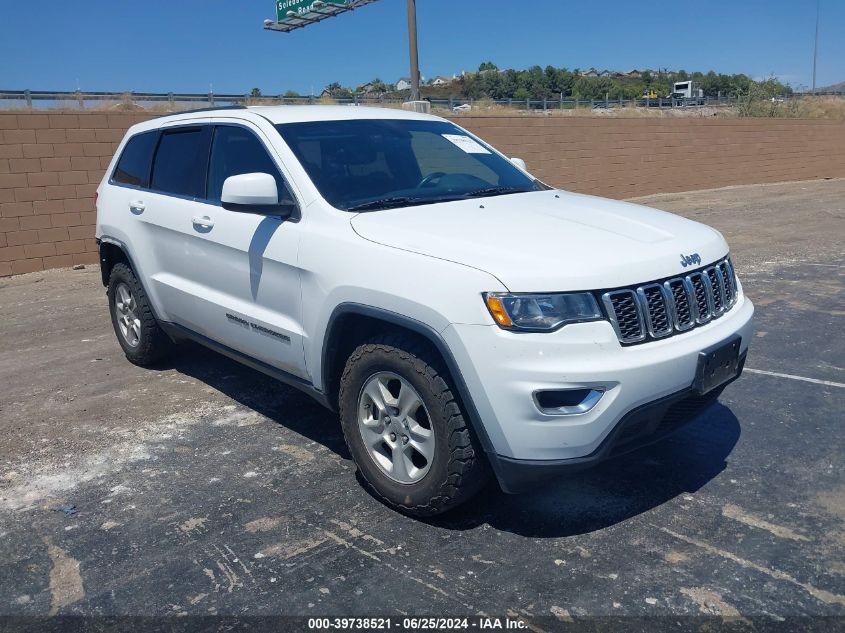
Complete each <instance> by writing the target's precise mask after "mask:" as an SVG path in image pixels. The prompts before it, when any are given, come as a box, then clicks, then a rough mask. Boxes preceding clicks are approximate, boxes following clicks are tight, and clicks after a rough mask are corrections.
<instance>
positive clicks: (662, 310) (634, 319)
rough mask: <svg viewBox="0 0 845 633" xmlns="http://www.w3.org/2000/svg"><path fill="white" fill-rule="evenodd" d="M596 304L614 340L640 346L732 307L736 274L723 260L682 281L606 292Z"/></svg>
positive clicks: (713, 317)
mask: <svg viewBox="0 0 845 633" xmlns="http://www.w3.org/2000/svg"><path fill="white" fill-rule="evenodd" d="M601 299H602V303H603V304H604V308H605V310H607V316H608V317H609V318H610V323H611V324H612V325H613V329H614V330H616V336H618V337H619V341H620V342H621V343H624V344H631V343H641V342H643V341H646V340H654V339H659V338H664V337H666V336H671V335H672V334H677V333H678V332H684V331H686V330H690V329H692V328H694V327H696V326H698V325H704V324H705V323H708V322H709V321H711V320H712V319H715V318H718V317H720V316H722V315H723V314H724V313H725V312H727V311H728V310H730V309H731V308H732V307H733V305H734V304H735V303H736V299H737V283H736V274H735V273H734V269H733V265H732V264H731V260H730V258H729V257H726V258H725V259H723V260H720V261H718V262H716V263H715V264H713V265H711V266H706V267H705V268H702V269H700V270H697V271H694V272H691V273H689V274H688V275H685V276H683V277H672V278H671V279H666V280H663V281H656V282H652V283H647V284H643V285H641V286H638V287H636V288H619V289H616V290H610V291H608V292H605V293H604V294H603V295H602V296H601Z"/></svg>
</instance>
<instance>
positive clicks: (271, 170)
mask: <svg viewBox="0 0 845 633" xmlns="http://www.w3.org/2000/svg"><path fill="white" fill-rule="evenodd" d="M254 173H262V174H270V175H271V176H273V177H274V178H275V179H276V189H277V190H278V192H279V197H280V198H281V199H283V200H284V199H291V195H290V194H289V193H288V191H287V186H286V185H285V182H284V179H283V178H282V175H281V174H280V173H279V169H278V168H277V167H276V163H274V162H273V159H272V158H270V155H269V154H268V153H267V149H266V148H265V147H264V144H263V143H262V142H261V141H260V140H258V138H257V137H256V136H255V134H253V133H252V132H250V131H249V130H247V129H245V128H242V127H239V126H234V125H219V126H217V127H216V128H215V130H214V141H213V142H212V146H211V159H210V162H209V165H208V199H209V200H211V201H212V202H220V196H221V194H222V193H223V182H224V181H225V180H226V179H227V178H228V177H229V176H238V175H240V174H254Z"/></svg>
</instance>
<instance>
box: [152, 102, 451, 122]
mask: <svg viewBox="0 0 845 633" xmlns="http://www.w3.org/2000/svg"><path fill="white" fill-rule="evenodd" d="M245 112H253V113H255V114H260V115H261V116H263V117H265V118H266V119H269V120H270V122H272V123H273V124H277V123H301V122H306V121H340V120H349V119H417V120H420V119H427V120H432V119H438V120H439V118H438V117H433V116H431V115H429V114H420V113H418V112H411V111H408V110H401V109H399V108H372V107H369V108H368V107H362V106H338V105H296V106H294V105H284V106H251V107H248V108H220V109H217V110H214V109H205V110H201V111H197V112H196V118H205V117H214V116H225V117H233V118H237V117H238V114H239V113H245ZM191 115H192V113H191V112H174V113H173V114H172V115H167V117H171V116H172V117H176V118H179V119H186V118H194V117H193V116H191ZM167 117H161V118H167ZM160 120H161V119H159V121H160Z"/></svg>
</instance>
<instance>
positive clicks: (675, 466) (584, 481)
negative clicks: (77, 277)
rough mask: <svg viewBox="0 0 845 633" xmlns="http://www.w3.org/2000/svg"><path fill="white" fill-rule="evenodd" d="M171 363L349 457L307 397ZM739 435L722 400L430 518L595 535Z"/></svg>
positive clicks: (188, 363) (670, 488)
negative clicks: (595, 460)
mask: <svg viewBox="0 0 845 633" xmlns="http://www.w3.org/2000/svg"><path fill="white" fill-rule="evenodd" d="M171 367H172V368H173V369H175V370H176V371H179V372H181V373H183V374H185V375H187V376H191V377H193V378H196V379H197V380H200V381H202V382H204V383H205V384H207V385H208V386H210V387H212V388H214V389H216V390H218V391H220V392H221V393H223V394H225V395H226V396H228V397H229V398H231V399H232V400H234V401H236V402H238V403H240V404H242V405H243V406H246V407H249V408H250V409H252V410H254V411H256V412H257V413H260V414H261V415H263V416H265V417H267V418H269V419H271V420H273V421H274V422H275V423H276V424H279V425H281V426H284V427H285V428H287V429H290V430H291V431H294V432H295V433H298V434H299V435H302V436H303V437H305V438H307V439H309V440H312V441H314V442H318V443H320V444H322V445H323V446H325V447H326V448H328V449H329V450H331V451H332V452H334V453H335V454H337V455H338V456H339V457H341V458H343V459H351V457H350V455H349V452H348V451H347V449H346V445H345V443H344V440H343V434H342V432H341V429H340V424H339V423H338V420H337V415H336V414H335V413H331V412H329V411H328V410H326V409H325V408H324V407H322V406H321V405H320V404H318V403H317V402H315V401H314V400H313V399H312V398H311V397H310V396H308V395H307V394H304V393H301V392H299V391H297V390H296V389H294V388H293V387H289V386H287V385H284V384H282V383H280V382H278V381H277V380H275V379H273V378H270V377H269V376H265V375H264V374H262V373H260V372H258V371H255V370H253V369H251V368H249V367H246V366H244V365H241V364H240V363H237V362H236V361H233V360H230V359H229V358H226V357H225V356H222V355H220V354H217V353H216V352H212V351H209V350H207V349H205V348H204V347H201V346H199V345H195V344H192V343H185V344H183V345H180V353H179V354H176V355H175V357H174V361H173V363H172V365H171ZM740 433H741V430H740V425H739V421H738V420H737V418H736V416H734V414H733V413H732V412H731V410H730V409H729V408H728V407H726V406H724V405H722V404H720V403H717V404H715V405H713V406H712V407H710V408H709V409H708V410H707V411H705V412H704V413H703V414H702V415H700V416H699V417H698V418H697V419H696V420H695V421H694V422H692V423H691V424H690V425H688V426H687V427H685V428H683V429H682V430H680V431H679V432H677V433H675V434H674V435H672V436H670V437H668V438H666V439H664V440H662V441H660V442H658V443H656V444H653V445H651V446H648V447H645V448H643V449H640V450H638V451H635V452H633V453H629V454H627V455H623V456H621V457H618V458H616V459H613V460H610V461H607V462H604V463H603V464H601V465H599V466H597V467H595V468H592V469H590V470H584V471H580V472H576V473H573V474H571V475H567V476H564V477H562V478H560V479H557V480H553V481H549V482H546V483H541V484H538V489H537V490H536V491H535V492H528V493H523V494H520V495H507V494H504V493H503V492H502V491H501V490H500V489H499V487H498V485H497V484H496V483H495V481H491V482H490V484H489V485H488V486H487V487H486V488H485V489H484V490H482V491H481V493H480V494H479V495H478V496H477V497H476V498H475V499H473V500H471V501H469V502H468V503H466V504H464V505H463V506H461V507H459V508H456V509H455V510H454V511H452V512H449V513H447V514H445V515H442V516H439V517H434V518H432V519H427V520H425V522H426V523H428V524H430V525H432V526H434V527H438V528H441V529H448V530H470V529H474V528H477V527H479V526H481V525H484V524H487V525H490V526H491V527H493V528H495V529H497V530H502V531H506V532H513V533H515V534H519V535H522V536H527V537H535V538H542V537H565V536H574V535H578V534H585V533H589V532H594V531H596V530H601V529H604V528H607V527H610V526H613V525H615V524H617V523H621V522H623V521H625V520H627V519H630V518H632V517H635V516H637V515H639V514H642V513H644V512H647V511H649V510H651V509H653V508H655V507H658V506H660V505H662V504H664V503H666V502H667V501H670V500H671V499H673V498H675V497H677V496H678V495H681V494H684V493H691V492H695V491H696V490H698V489H700V488H701V487H702V486H704V485H705V484H707V483H708V482H709V481H711V480H712V479H713V478H714V477H716V476H717V475H718V474H719V473H721V472H722V471H723V470H724V469H725V467H726V465H727V463H726V460H727V458H728V456H729V455H730V453H731V451H732V450H733V448H734V446H735V445H736V443H737V441H738V440H739V437H740ZM361 483H362V485H364V488H365V489H366V485H365V484H363V482H361ZM350 485H352V482H350ZM373 498H375V497H373Z"/></svg>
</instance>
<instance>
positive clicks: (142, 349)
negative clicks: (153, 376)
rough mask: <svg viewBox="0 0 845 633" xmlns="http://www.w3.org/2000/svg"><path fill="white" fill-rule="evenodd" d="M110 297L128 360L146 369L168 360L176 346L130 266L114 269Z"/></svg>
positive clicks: (117, 265)
mask: <svg viewBox="0 0 845 633" xmlns="http://www.w3.org/2000/svg"><path fill="white" fill-rule="evenodd" d="M108 298H109V309H110V312H111V321H112V325H113V326H114V333H115V334H116V335H117V341H118V343H120V346H121V347H122V348H123V352H124V353H125V354H126V358H128V359H129V360H130V361H131V362H133V363H135V364H136V365H140V366H142V367H148V366H150V365H155V364H157V363H160V362H161V361H163V360H164V359H165V358H167V356H168V355H169V354H170V352H171V349H172V347H173V343H172V341H171V340H170V338H169V337H168V336H167V334H165V333H164V331H163V330H162V329H161V327H160V326H159V324H158V322H157V321H156V318H155V316H153V311H152V307H151V306H150V302H149V299H148V298H147V295H146V293H145V292H144V289H143V288H142V287H141V284H140V282H139V281H138V279H137V278H136V277H135V273H134V272H132V269H131V268H129V266H127V265H126V264H122V263H121V264H115V266H114V268H112V270H111V274H110V276H109V285H108Z"/></svg>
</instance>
